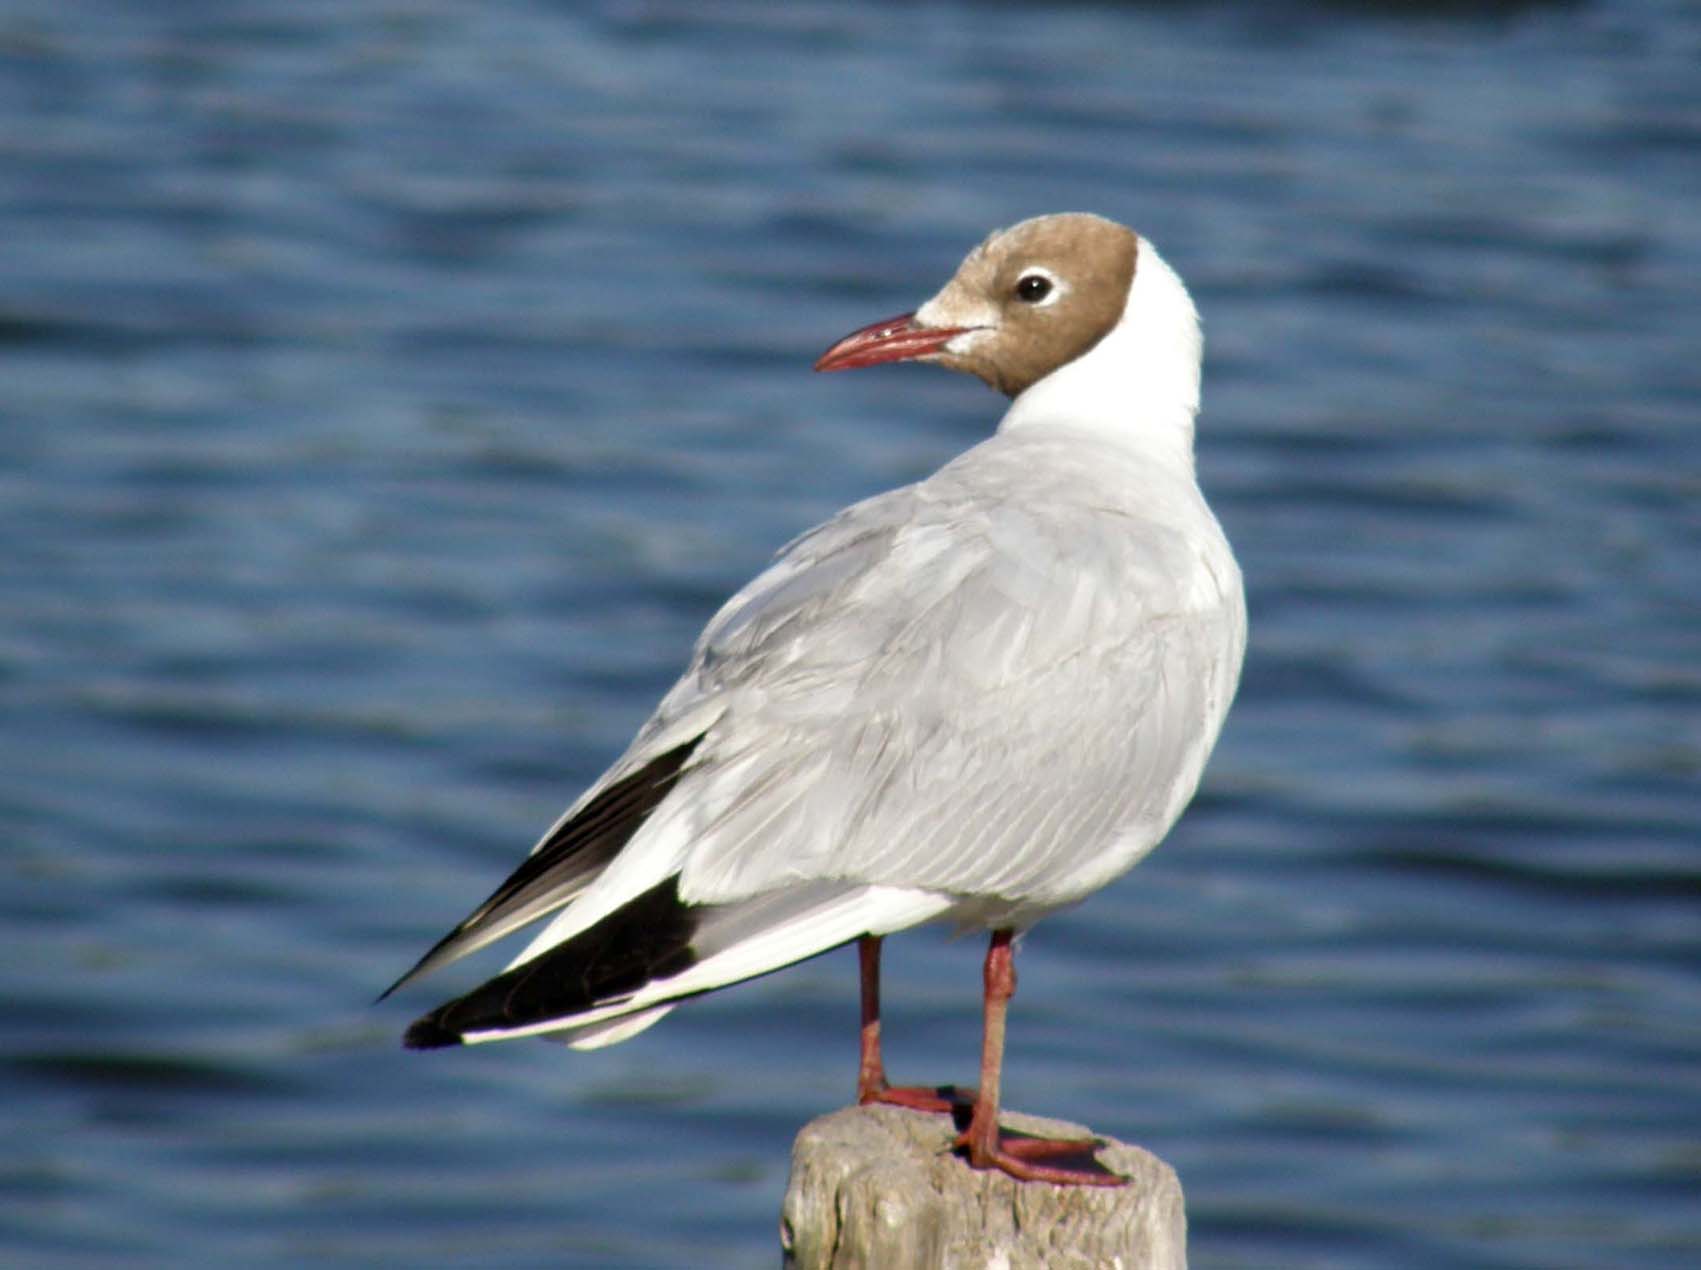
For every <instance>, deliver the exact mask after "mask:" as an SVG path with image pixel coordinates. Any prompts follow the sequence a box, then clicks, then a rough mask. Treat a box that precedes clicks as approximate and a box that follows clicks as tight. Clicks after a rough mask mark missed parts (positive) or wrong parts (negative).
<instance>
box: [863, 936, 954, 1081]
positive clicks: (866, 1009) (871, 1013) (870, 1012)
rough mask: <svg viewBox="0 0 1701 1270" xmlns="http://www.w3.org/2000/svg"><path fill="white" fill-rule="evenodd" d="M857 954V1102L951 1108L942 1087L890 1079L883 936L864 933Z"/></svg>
mask: <svg viewBox="0 0 1701 1270" xmlns="http://www.w3.org/2000/svg"><path fill="white" fill-rule="evenodd" d="M856 955H857V963H858V965H859V967H860V968H861V971H862V1056H861V1060H860V1061H859V1062H858V1063H857V1069H856V1101H857V1104H858V1105H859V1106H867V1105H868V1104H869V1103H871V1102H883V1103H889V1104H891V1105H892V1106H895V1107H909V1108H911V1109H913V1110H915V1111H933V1112H940V1111H950V1110H951V1106H952V1100H951V1099H950V1098H949V1097H946V1096H945V1093H944V1091H942V1090H938V1089H929V1088H928V1087H927V1086H925V1085H900V1086H894V1085H891V1084H889V1083H887V1080H886V1064H885V1061H884V1060H883V1059H882V1058H881V1056H880V936H878V935H864V936H863V937H862V938H861V939H859V940H858V941H857V944H856Z"/></svg>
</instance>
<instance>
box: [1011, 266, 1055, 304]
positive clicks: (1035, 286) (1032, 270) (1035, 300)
mask: <svg viewBox="0 0 1701 1270" xmlns="http://www.w3.org/2000/svg"><path fill="white" fill-rule="evenodd" d="M1066 289H1067V288H1065V287H1064V285H1063V283H1062V282H1060V281H1059V280H1058V277H1057V275H1056V274H1054V273H1053V272H1052V271H1051V270H1049V269H1046V268H1043V267H1041V266H1039V265H1029V266H1028V267H1027V268H1026V269H1024V270H1022V276H1021V277H1020V278H1018V279H1016V289H1015V296H1016V299H1018V300H1020V301H1021V302H1022V303H1023V304H1025V305H1027V306H1028V307H1029V308H1031V309H1043V308H1047V307H1048V306H1050V305H1053V304H1056V303H1057V301H1058V300H1059V299H1060V298H1061V297H1062V295H1063V293H1064V291H1065V290H1066ZM1024 291H1037V292H1038V294H1037V295H1035V296H1033V297H1032V298H1029V296H1028V295H1025V294H1023V293H1024Z"/></svg>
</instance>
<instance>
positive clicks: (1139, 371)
mask: <svg viewBox="0 0 1701 1270" xmlns="http://www.w3.org/2000/svg"><path fill="white" fill-rule="evenodd" d="M1200 352H1201V339H1200V331H1199V319H1198V315H1197V313H1196V312H1195V309H1194V306H1193V302H1192V300H1191V299H1190V297H1189V296H1188V293H1187V289H1186V288H1185V287H1184V286H1183V285H1182V282H1181V280H1180V278H1178V277H1177V276H1176V274H1175V273H1174V272H1173V271H1172V270H1171V269H1170V267H1169V266H1168V265H1167V264H1166V263H1165V262H1164V260H1163V259H1162V257H1160V256H1159V255H1158V252H1157V250H1156V249H1155V248H1154V247H1153V246H1152V244H1151V243H1150V242H1149V241H1148V240H1147V239H1145V238H1144V237H1141V236H1139V235H1137V234H1136V233H1135V232H1134V231H1133V230H1130V229H1128V228H1127V227H1125V226H1123V225H1120V224H1117V223H1116V222H1114V221H1110V220H1106V219H1104V218H1103V217H1100V216H1095V215H1089V214H1085V213H1065V214H1059V215H1049V216H1040V217H1036V218H1034V219H1031V220H1026V221H1023V222H1021V223H1020V224H1017V225H1014V226H1012V227H1010V228H1008V229H1004V230H1001V231H997V232H994V233H993V234H992V235H991V236H989V237H988V238H987V239H986V240H985V241H984V242H982V243H981V244H980V245H979V246H978V247H976V248H975V249H974V250H973V251H971V252H970V253H969V254H968V256H967V257H966V258H965V259H964V261H963V262H962V264H961V266H960V267H959V268H958V269H957V271H956V274H955V275H954V276H953V277H952V278H951V280H950V281H949V282H948V283H946V284H945V286H944V288H943V289H942V290H940V291H939V292H938V294H936V295H935V296H934V297H933V298H932V299H930V300H928V301H927V302H926V303H925V304H923V305H922V306H921V307H920V308H919V309H917V310H916V311H915V312H914V313H907V314H904V315H902V316H900V317H894V318H889V319H887V320H885V321H883V322H876V323H874V324H872V325H870V326H866V327H863V328H862V329H860V330H858V331H855V332H853V333H852V334H850V335H848V336H846V337H845V338H844V339H842V340H840V341H839V342H838V343H837V344H834V345H833V346H832V347H831V348H829V349H828V350H827V352H826V353H824V354H823V355H822V356H821V358H820V360H819V361H818V362H816V364H815V369H817V370H823V371H831V370H850V369H853V368H856V367H865V366H874V365H878V364H881V363H886V362H930V363H934V364H937V365H941V366H945V367H948V368H950V369H952V370H957V371H965V372H967V373H968V374H971V375H974V376H976V377H978V378H980V379H981V380H983V381H985V382H986V383H987V384H988V385H990V386H991V387H992V388H994V389H996V390H997V391H998V392H1000V393H1002V394H1004V395H1005V396H1006V397H1008V398H1010V399H1011V400H1010V405H1009V408H1008V409H1007V410H1006V411H1005V413H1004V415H1003V418H1002V419H1001V420H1000V421H999V423H998V427H997V430H996V431H995V432H994V433H993V435H992V436H990V437H989V438H987V439H986V440H984V441H982V442H980V443H979V444H978V445H976V446H974V447H973V448H971V449H969V450H967V451H966V452H964V453H963V454H961V455H959V456H958V457H957V458H955V459H953V460H951V461H950V462H949V463H947V464H946V465H945V466H944V467H942V468H940V469H939V470H938V471H937V472H935V473H934V474H933V475H931V476H929V477H927V478H926V479H925V480H922V481H919V482H917V483H915V484H913V485H906V486H904V487H902V488H900V489H895V490H892V491H891V492H889V493H885V494H880V495H877V496H875V497H873V498H870V499H867V500H865V501H863V502H859V503H856V504H854V505H853V506H851V507H848V508H846V509H845V510H844V511H841V512H840V513H838V515H836V516H834V517H833V518H832V519H830V520H828V521H826V522H825V523H824V524H821V525H819V526H817V527H816V528H814V529H811V530H809V531H808V532H807V533H805V534H803V535H802V536H801V537H799V538H797V539H795V540H794V541H792V542H791V543H790V544H789V545H788V546H786V547H784V548H783V549H782V550H781V551H780V552H779V554H778V555H777V556H776V557H775V558H774V561H773V563H772V564H770V565H769V566H768V567H767V568H766V569H765V570H764V571H763V572H761V573H760V574H759V575H758V576H757V577H756V578H755V580H754V581H752V582H750V583H749V584H748V585H747V586H745V587H744V589H743V590H741V591H739V592H738V593H737V594H736V595H734V596H733V597H732V598H731V599H730V600H728V601H727V602H726V604H725V605H724V606H722V608H721V610H720V611H719V612H718V613H717V614H716V615H715V616H714V618H713V619H712V620H711V621H710V622H709V624H708V626H707V628H706V629H705V630H704V631H703V634H702V635H701V637H700V638H699V639H698V641H697V644H696V647H695V649H694V650H693V652H692V655H691V661H690V664H689V665H688V666H687V667H686V669H685V672H684V674H683V675H681V676H680V678H679V680H678V682H677V683H675V684H674V686H673V687H672V688H671V689H670V690H669V691H668V693H667V695H666V696H664V697H663V698H662V701H661V703H660V705H658V706H657V707H656V709H655V712H654V713H653V714H652V715H651V716H650V718H649V719H648V721H646V722H645V723H644V725H643V726H642V727H641V728H639V730H638V733H637V736H636V737H635V738H634V739H633V741H632V743H631V745H630V746H629V747H628V748H627V750H626V752H625V753H624V754H623V755H621V756H620V758H619V759H618V760H616V761H615V763H614V764H613V766H611V767H610V768H609V769H608V771H607V772H606V773H605V774H604V775H603V776H602V778H601V779H600V780H598V781H597V782H596V783H595V784H594V785H592V786H591V787H590V788H589V789H588V790H586V791H585V793H584V794H583V795H582V796H581V797H580V798H579V800H578V801H577V802H576V803H574V804H573V805H572V806H571V807H570V808H568V810H567V811H566V813H565V814H564V815H562V816H561V818H560V819H559V820H557V821H556V822H555V824H554V825H552V826H551V827H550V829H549V831H548V832H547V833H545V834H544V835H543V837H542V838H541V839H540V840H539V841H538V843H537V845H536V846H535V847H533V848H532V851H531V854H530V855H529V856H528V857H527V858H526V860H525V861H524V863H522V864H521V865H520V866H519V867H518V868H517V869H516V870H515V871H514V873H513V874H512V876H510V877H509V878H508V879H507V880H506V881H505V882H503V883H502V885H501V886H499V887H497V888H496V890H495V891H494V892H493V893H492V894H491V895H490V897H489V898H488V899H486V900H485V901H484V902H483V903H482V904H480V905H479V906H478V907H477V908H476V909H474V910H473V912H472V913H471V914H470V915H469V916H468V917H467V918H466V919H465V920H464V921H462V922H461V923H460V925H458V926H456V927H455V928H454V930H452V931H450V932H449V934H447V935H446V936H444V937H443V939H442V940H440V941H439V942H438V943H437V944H436V946H435V947H433V948H432V949H431V950H430V951H428V952H427V953H426V954H425V955H424V956H423V957H422V958H420V960H419V962H418V963H417V964H416V965H415V966H414V967H413V968H412V969H411V970H409V971H408V972H407V973H406V974H405V975H403V976H402V977H401V979H399V980H398V981H397V982H396V983H395V984H394V985H392V987H391V988H390V989H389V990H388V991H387V992H386V993H385V994H384V995H385V996H388V995H389V993H390V992H394V991H395V990H396V989H397V988H400V987H401V986H402V985H403V984H406V983H409V982H410V981H412V980H414V979H416V978H417V977H419V976H420V975H423V974H425V973H427V972H428V971H432V970H435V969H438V968H439V967H441V966H443V965H444V964H446V963H448V962H451V961H454V960H455V959H457V958H460V957H463V956H465V955H467V954H468V953H471V952H473V951H475V950H477V949H479V948H482V947H484V946H485V945H487V944H489V943H491V942H492V941H494V940H497V939H500V938H502V937H503V936H505V935H508V934H510V933H512V932H514V931H516V930H518V929H519V928H521V927H523V926H527V925H529V924H532V923H534V922H538V921H540V920H541V919H544V918H548V919H549V920H548V921H547V923H546V924H544V925H543V926H542V927H541V929H540V930H539V931H538V933H537V934H536V935H535V937H534V938H533V939H532V940H531V942H530V943H529V944H527V945H526V947H525V948H524V950H523V951H522V952H520V954H519V955H518V956H517V957H515V958H514V960H513V962H512V963H511V964H510V965H509V966H508V968H507V969H506V970H504V971H503V972H502V973H501V974H499V975H497V976H496V977H495V978H493V979H491V980H490V981H489V982H487V983H485V984H483V985H482V986H481V987H477V988H474V989H473V990H472V991H471V992H468V993H466V994H465V995H464V996H460V997H457V998H456V999H454V1000H452V1001H450V1002H448V1003H447V1004H445V1005H442V1006H439V1007H438V1008H437V1009H435V1010H432V1011H431V1012H430V1013H428V1014H426V1015H424V1016H423V1017H421V1018H420V1019H418V1020H417V1021H416V1022H415V1023H414V1024H413V1025H412V1026H411V1027H410V1028H409V1029H408V1031H407V1034H406V1037H405V1041H404V1043H405V1044H406V1045H407V1046H408V1047H409V1048H414V1049H432V1048H437V1047H442V1046H449V1045H457V1044H472V1043H477V1042H484V1041H494V1040H502V1039H506V1038H510V1037H521V1036H548V1037H551V1038H553V1039H558V1040H564V1041H566V1042H567V1043H568V1044H570V1045H573V1046H575V1047H578V1048H582V1049H589V1048H595V1047H598V1046H603V1045H610V1044H613V1043H615V1042H617V1041H623V1040H626V1039H627V1038H629V1037H631V1036H633V1035H635V1034H636V1033H638V1032H640V1031H642V1030H643V1029H645V1028H647V1027H649V1026H650V1025H651V1024H653V1023H655V1022H656V1021H657V1020H658V1019H660V1018H661V1017H662V1015H664V1014H666V1013H667V1012H668V1011H669V1010H671V1009H672V1008H673V1007H674V1006H676V1005H678V1004H679V1003H680V1002H682V1001H685V1000H687V999H689V998H691V997H695V996H699V995H701V994H702V993H705V992H711V991H714V990H715V989H718V988H723V987H726V986H728V985H729V984H734V983H738V982H741V981H743V980H746V979H752V978H755V977H756V976H758V975H764V974H768V973H769V972H771V971H775V970H779V969H781V968H782V967H785V966H788V965H791V964H793V963H795V962H798V961H802V960H804V959H805V958H809V957H814V956H816V955H818V954H820V953H823V952H826V951H828V950H830V949H834V948H838V947H841V946H843V945H846V944H850V943H856V944H857V945H858V952H859V965H860V971H861V1004H862V1028H861V1038H860V1061H859V1063H858V1075H857V1100H858V1102H859V1103H863V1104H867V1103H891V1104H895V1105H899V1106H904V1107H911V1108H915V1109H917V1110H920V1111H932V1112H939V1111H951V1110H954V1109H955V1110H957V1111H960V1112H966V1114H967V1120H968V1124H967V1128H966V1130H964V1131H963V1132H962V1133H961V1135H960V1136H959V1137H958V1139H957V1142H956V1150H957V1151H958V1152H959V1153H961V1154H962V1155H963V1156H965V1157H966V1159H967V1162H968V1163H969V1165H970V1166H972V1167H974V1168H977V1169H998V1170H1001V1171H1003V1172H1004V1173H1007V1174H1009V1175H1011V1176H1012V1177H1015V1178H1017V1179H1020V1180H1024V1181H1040V1182H1052V1183H1057V1184H1065V1185H1067V1184H1103V1185H1114V1184H1118V1183H1121V1182H1122V1181H1123V1180H1124V1179H1122V1178H1120V1177H1118V1176H1117V1175H1116V1174H1114V1173H1111V1172H1109V1171H1108V1170H1105V1169H1103V1168H1102V1167H1101V1166H1099V1165H1097V1164H1096V1162H1094V1161H1093V1160H1092V1157H1091V1151H1092V1148H1093V1147H1095V1146H1097V1145H1102V1144H1100V1143H1099V1142H1098V1141H1097V1140H1096V1139H1089V1140H1086V1141H1084V1142H1082V1141H1054V1140H1048V1139H1040V1138H1034V1137H1024V1136H1021V1135H1017V1134H1013V1133H1010V1134H1005V1133H1001V1132H1000V1130H999V1127H998V1116H999V1088H1000V1078H1001V1072H1002V1064H1003V1052H1004V1031H1005V1019H1006V1013H1007V1009H1008V1005H1009V1002H1010V999H1011V997H1012V996H1013V995H1014V993H1015V987H1016V974H1015V959H1014V958H1015V940H1016V937H1017V936H1018V935H1019V934H1020V933H1022V932H1024V931H1026V930H1027V929H1028V928H1029V927H1031V926H1032V925H1033V924H1034V923H1035V922H1036V921H1038V920H1039V919H1040V918H1042V917H1044V916H1046V915H1048V914H1050V913H1054V912H1056V911H1058V910H1060V909H1064V908H1068V907H1070V906H1071V905H1074V904H1076V903H1078V902H1079V901H1081V900H1083V899H1084V898H1085V897H1086V896H1088V895H1090V894H1091V893H1092V892H1094V891H1096V890H1098V889H1099V888H1100V887H1103V886H1104V885H1106V884H1107V883H1109V882H1110V881H1112V880H1113V879H1115V878H1117V877H1119V876H1120V875H1121V874H1123V873H1124V872H1126V871H1127V870H1128V869H1129V868H1131V867H1132V866H1133V865H1134V864H1135V863H1136V862H1137V861H1139V860H1140V859H1141V858H1142V857H1143V856H1145V855H1146V853H1147V852H1149V851H1151V850H1152V848H1153V847H1155V846H1157V844H1158V843H1159V842H1160V841H1161V840H1162V839H1163V837H1164V835H1165V834H1166V833H1168V831H1169V829H1170V827H1171V826H1172V825H1173V824H1174V823H1175V821H1176V819H1177V818H1178V817H1179V816H1180V814H1181V812H1182V809H1183V808H1184V807H1185V806H1186V805H1187V803H1188V801H1189V800H1190V799H1191V798H1192V796H1193V793H1194V791H1195V789H1196V788H1197V786H1198V784H1199V780H1200V776H1201V774H1202V772H1203V770H1204V767H1205V763H1206V760H1207V758H1208V757H1209V755H1210V753H1211V749H1212V747H1213V746H1214V745H1215V743H1216V740H1217V735H1218V733H1219V731H1220V730H1221V728H1222V725H1223V721H1224V718H1225V716H1226V715H1227V713H1228V709H1229V704H1230V702H1231V700H1232V699H1233V697H1234V692H1235V687H1236V684H1237V682H1238V680H1239V677H1240V666H1241V659H1242V656H1243V654H1244V651H1245V645H1246V606H1245V599H1244V596H1243V592H1242V585H1241V577H1240V570H1239V567H1238V566H1237V565H1236V563H1235V559H1234V554H1233V552H1232V551H1231V550H1230V548H1229V544H1228V542H1227V540H1226V538H1225V537H1224V535H1223V532H1222V530H1221V528H1220V527H1219V525H1218V523H1217V520H1216V518H1215V517H1214V516H1213V515H1212V513H1211V510H1210V508H1209V507H1208V506H1207V505H1206V502H1205V498H1204V495H1203V494H1202V493H1201V492H1200V489H1199V484H1198V481H1197V479H1196V477H1195V474H1194V461H1193V434H1194V420H1195V416H1196V415H1197V413H1198V409H1199V374H1200ZM935 921H944V922H949V923H954V924H955V925H956V926H957V927H958V928H959V929H967V930H977V929H978V930H984V931H990V933H991V934H990V941H989V945H988V949H987V953H986V959H985V963H984V975H983V980H984V1001H983V1025H984V1031H983V1040H982V1051H981V1068H980V1082H979V1084H978V1086H977V1087H975V1089H973V1090H964V1091H957V1090H955V1089H954V1088H953V1087H951V1086H942V1087H937V1088H934V1089H928V1088H925V1087H919V1086H907V1087H906V1086H894V1085H892V1084H890V1082H889V1081H888V1080H887V1078H886V1072H885V1066H884V1063H883V1060H882V1052H881V1044H880V949H881V941H882V940H883V939H884V938H885V937H886V936H888V935H891V934H893V933H895V932H897V931H900V930H904V929H907V928H909V927H912V926H916V925H919V924H921V923H924V922H935ZM971 1098H972V1106H971V1105H970V1103H969V1099H971ZM958 1124H959V1126H961V1124H962V1116H959V1118H958Z"/></svg>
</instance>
